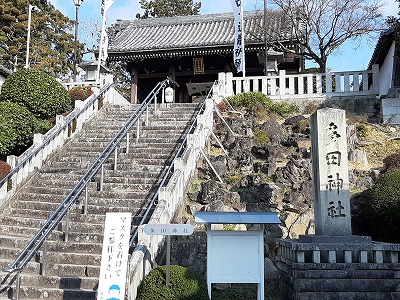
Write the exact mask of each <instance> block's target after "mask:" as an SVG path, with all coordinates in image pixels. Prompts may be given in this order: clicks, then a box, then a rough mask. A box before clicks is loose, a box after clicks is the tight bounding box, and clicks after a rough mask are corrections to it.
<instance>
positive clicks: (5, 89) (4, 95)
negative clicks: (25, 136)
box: [0, 69, 71, 120]
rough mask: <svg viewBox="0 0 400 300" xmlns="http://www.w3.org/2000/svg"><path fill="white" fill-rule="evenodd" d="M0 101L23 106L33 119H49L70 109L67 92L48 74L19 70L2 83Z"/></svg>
mask: <svg viewBox="0 0 400 300" xmlns="http://www.w3.org/2000/svg"><path fill="white" fill-rule="evenodd" d="M0 101H9V102H13V103H18V104H20V105H22V106H25V107H26V108H27V109H28V110H29V111H30V112H32V113H33V114H34V115H35V117H37V118H39V119H43V120H45V119H49V118H51V117H54V116H56V115H57V114H60V113H64V112H66V111H68V110H70V109H71V99H70V97H69V95H68V92H67V90H66V89H65V88H64V87H63V86H62V85H61V83H59V82H57V81H56V79H55V78H54V77H52V76H50V75H49V74H47V73H45V72H43V71H38V70H30V69H21V70H18V71H17V72H15V73H13V74H12V75H10V76H9V77H8V78H7V79H6V81H5V82H4V83H3V85H2V88H1V94H0Z"/></svg>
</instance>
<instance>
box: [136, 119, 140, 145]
mask: <svg viewBox="0 0 400 300" xmlns="http://www.w3.org/2000/svg"><path fill="white" fill-rule="evenodd" d="M139 133H140V118H138V120H137V121H136V143H138V142H139Z"/></svg>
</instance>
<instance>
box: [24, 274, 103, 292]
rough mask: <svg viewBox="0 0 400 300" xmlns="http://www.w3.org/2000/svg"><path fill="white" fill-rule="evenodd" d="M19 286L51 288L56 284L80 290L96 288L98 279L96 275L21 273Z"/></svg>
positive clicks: (63, 287)
mask: <svg viewBox="0 0 400 300" xmlns="http://www.w3.org/2000/svg"><path fill="white" fill-rule="evenodd" d="M21 275H22V276H21V286H22V287H26V286H33V287H35V286H36V287H41V288H52V287H54V286H58V287H59V288H60V289H63V290H64V289H66V290H71V289H78V290H79V289H81V290H92V291H95V290H97V285H98V283H99V279H98V278H96V277H79V278H77V277H59V276H54V275H53V276H42V275H39V276H30V275H28V274H26V275H25V274H21Z"/></svg>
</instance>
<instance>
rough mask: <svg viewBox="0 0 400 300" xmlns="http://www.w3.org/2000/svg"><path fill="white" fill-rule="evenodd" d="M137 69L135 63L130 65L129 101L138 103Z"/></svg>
mask: <svg viewBox="0 0 400 300" xmlns="http://www.w3.org/2000/svg"><path fill="white" fill-rule="evenodd" d="M137 92H138V70H137V68H136V66H135V65H133V66H132V69H131V103H132V104H137V103H138V96H137Z"/></svg>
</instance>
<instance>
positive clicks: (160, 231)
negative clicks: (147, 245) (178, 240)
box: [144, 224, 194, 286]
mask: <svg viewBox="0 0 400 300" xmlns="http://www.w3.org/2000/svg"><path fill="white" fill-rule="evenodd" d="M193 231H194V228H193V225H191V224H146V225H145V226H144V233H146V234H147V235H164V236H166V237H167V257H166V267H167V271H166V274H165V285H166V286H169V278H170V265H171V235H191V234H192V233H193Z"/></svg>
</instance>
